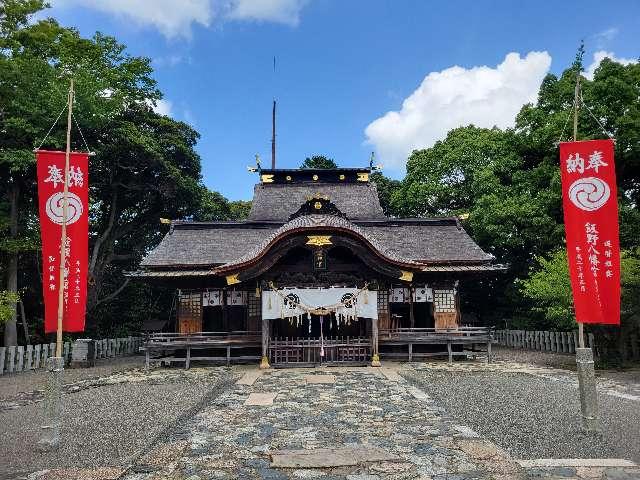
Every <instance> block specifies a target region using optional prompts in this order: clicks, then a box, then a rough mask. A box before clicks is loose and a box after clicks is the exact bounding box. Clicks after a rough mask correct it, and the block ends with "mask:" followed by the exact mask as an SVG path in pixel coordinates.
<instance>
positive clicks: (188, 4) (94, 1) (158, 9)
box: [52, 0, 212, 38]
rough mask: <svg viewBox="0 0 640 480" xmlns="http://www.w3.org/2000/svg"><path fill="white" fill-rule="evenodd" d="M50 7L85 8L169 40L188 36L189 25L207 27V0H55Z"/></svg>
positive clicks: (209, 2)
mask: <svg viewBox="0 0 640 480" xmlns="http://www.w3.org/2000/svg"><path fill="white" fill-rule="evenodd" d="M52 3H53V6H54V7H57V6H62V7H86V8H92V9H94V10H99V11H102V12H105V13H110V14H114V15H117V16H121V17H124V19H126V20H129V21H133V22H135V23H137V24H139V25H142V26H153V27H155V28H157V29H158V30H159V31H160V32H161V33H162V34H163V35H165V36H166V37H168V38H173V37H179V36H183V37H189V36H190V35H191V25H192V24H194V23H199V24H200V25H203V26H205V27H206V26H209V24H210V22H211V18H212V10H211V1H210V0H180V1H179V2H176V1H175V0H106V1H105V0H54V1H53V2H52Z"/></svg>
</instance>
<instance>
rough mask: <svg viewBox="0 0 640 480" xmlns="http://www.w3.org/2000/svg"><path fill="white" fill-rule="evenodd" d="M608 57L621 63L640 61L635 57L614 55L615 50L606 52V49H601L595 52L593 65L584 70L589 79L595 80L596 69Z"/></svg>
mask: <svg viewBox="0 0 640 480" xmlns="http://www.w3.org/2000/svg"><path fill="white" fill-rule="evenodd" d="M605 58H608V59H610V60H612V61H614V62H617V63H621V64H622V65H629V64H630V63H638V59H635V58H619V57H616V56H615V55H614V53H613V52H606V51H604V50H599V51H597V52H596V53H594V54H593V62H591V65H589V66H588V67H587V69H586V70H585V72H584V76H585V77H586V78H588V79H589V80H593V75H594V74H595V72H596V69H597V68H598V67H599V66H600V62H602V60H604V59H605Z"/></svg>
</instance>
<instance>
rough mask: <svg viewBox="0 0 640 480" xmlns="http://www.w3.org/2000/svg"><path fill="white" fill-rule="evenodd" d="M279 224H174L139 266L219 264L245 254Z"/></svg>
mask: <svg viewBox="0 0 640 480" xmlns="http://www.w3.org/2000/svg"><path fill="white" fill-rule="evenodd" d="M276 228H278V225H275V226H271V227H269V226H252V225H249V224H246V225H243V224H235V225H234V224H224V223H218V224H216V223H211V224H193V225H189V224H188V223H185V224H180V223H178V224H176V225H174V227H173V229H172V231H171V232H169V233H167V234H166V235H165V237H164V238H163V239H162V242H160V245H158V246H157V247H156V248H155V249H154V250H152V251H151V252H150V253H149V255H147V256H146V257H145V259H144V260H143V261H142V263H141V264H140V266H141V267H150V266H157V267H162V266H164V267H169V266H197V265H221V264H224V263H228V262H232V261H234V260H235V259H237V258H238V257H240V256H242V255H244V254H245V253H246V252H247V251H248V250H249V249H250V248H252V247H253V246H255V245H257V244H259V243H261V242H262V241H263V240H264V239H265V238H266V237H268V236H269V235H270V234H271V232H273V231H274V230H275V229H276Z"/></svg>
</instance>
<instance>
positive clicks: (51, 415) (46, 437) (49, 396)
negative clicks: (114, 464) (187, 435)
mask: <svg viewBox="0 0 640 480" xmlns="http://www.w3.org/2000/svg"><path fill="white" fill-rule="evenodd" d="M72 110H73V78H71V80H70V82H69V97H68V112H67V150H66V152H65V153H66V154H65V164H64V189H63V194H62V233H61V235H60V272H59V277H58V280H59V281H58V325H57V329H56V354H55V357H49V358H47V363H46V368H47V371H48V373H49V374H48V375H47V386H46V390H45V399H44V405H45V424H44V425H43V426H42V430H43V434H42V438H40V440H39V441H38V447H39V448H40V449H41V450H44V451H47V450H50V449H55V448H58V446H59V445H60V425H61V423H62V375H63V373H64V358H62V320H63V317H64V281H65V274H64V273H65V263H66V257H67V249H66V244H67V214H68V210H69V163H70V156H71V121H72Z"/></svg>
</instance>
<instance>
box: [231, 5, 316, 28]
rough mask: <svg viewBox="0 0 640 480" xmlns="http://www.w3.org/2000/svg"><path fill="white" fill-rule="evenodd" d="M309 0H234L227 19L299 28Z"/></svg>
mask: <svg viewBox="0 0 640 480" xmlns="http://www.w3.org/2000/svg"><path fill="white" fill-rule="evenodd" d="M306 3H307V0H233V2H232V7H231V10H230V11H229V12H228V13H227V17H228V18H231V19H234V20H255V21H265V22H276V23H284V24H286V25H291V26H297V25H298V23H300V11H301V10H302V8H303V7H304V6H305V4H306Z"/></svg>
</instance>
